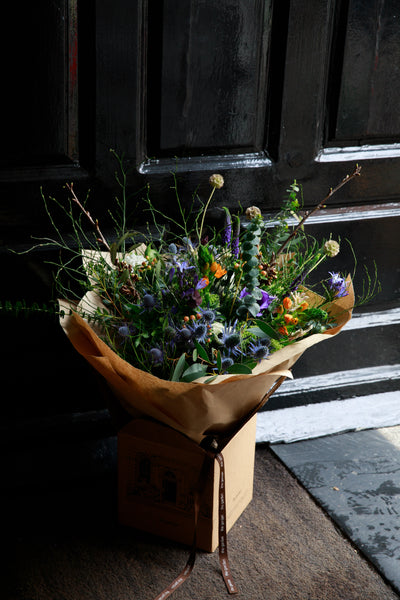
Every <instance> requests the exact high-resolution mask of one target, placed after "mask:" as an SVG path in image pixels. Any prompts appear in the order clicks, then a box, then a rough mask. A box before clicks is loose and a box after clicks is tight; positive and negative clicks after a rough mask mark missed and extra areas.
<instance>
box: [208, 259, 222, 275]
mask: <svg viewBox="0 0 400 600" xmlns="http://www.w3.org/2000/svg"><path fill="white" fill-rule="evenodd" d="M218 267H220V265H219V264H218V263H217V262H215V260H214V262H212V263H211V265H210V271H211V273H215V271H216V270H217V269H218Z"/></svg>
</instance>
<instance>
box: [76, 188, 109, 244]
mask: <svg viewBox="0 0 400 600" xmlns="http://www.w3.org/2000/svg"><path fill="white" fill-rule="evenodd" d="M73 187H74V184H73V183H67V184H66V188H67V189H68V190H69V191H70V192H71V195H72V200H73V201H74V202H75V204H77V205H78V206H79V208H80V209H81V211H82V212H83V213H84V214H85V215H86V217H87V218H88V219H89V221H90V223H91V224H92V225H93V227H94V229H95V230H96V233H97V235H98V236H99V237H98V240H97V241H98V242H101V243H102V244H103V245H104V246H105V247H106V248H107V250H108V251H109V252H110V250H111V249H110V246H109V245H108V242H107V240H106V238H105V237H104V235H103V234H102V233H101V231H100V227H99V222H98V220H97V219H96V221H94V219H93V217H92V215H91V214H90V212H89V211H88V210H86V209H85V207H84V206H83V205H82V204H81V203H80V201H79V200H78V197H77V195H76V194H75V192H74V189H73Z"/></svg>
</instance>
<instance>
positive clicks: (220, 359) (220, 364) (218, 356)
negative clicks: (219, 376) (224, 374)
mask: <svg viewBox="0 0 400 600" xmlns="http://www.w3.org/2000/svg"><path fill="white" fill-rule="evenodd" d="M217 367H218V371H222V358H221V352H220V351H219V350H218V352H217Z"/></svg>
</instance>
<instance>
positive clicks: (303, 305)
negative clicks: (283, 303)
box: [300, 302, 308, 310]
mask: <svg viewBox="0 0 400 600" xmlns="http://www.w3.org/2000/svg"><path fill="white" fill-rule="evenodd" d="M300 308H301V310H306V309H307V308H308V302H303V303H302V304H301V305H300Z"/></svg>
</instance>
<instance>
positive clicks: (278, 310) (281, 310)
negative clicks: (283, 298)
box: [276, 304, 283, 315]
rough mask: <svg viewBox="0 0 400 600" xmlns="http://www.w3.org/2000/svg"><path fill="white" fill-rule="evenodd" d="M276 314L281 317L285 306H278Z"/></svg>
mask: <svg viewBox="0 0 400 600" xmlns="http://www.w3.org/2000/svg"><path fill="white" fill-rule="evenodd" d="M276 312H277V313H278V315H281V314H282V313H283V306H282V304H280V305H279V306H278V308H277V309H276Z"/></svg>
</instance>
